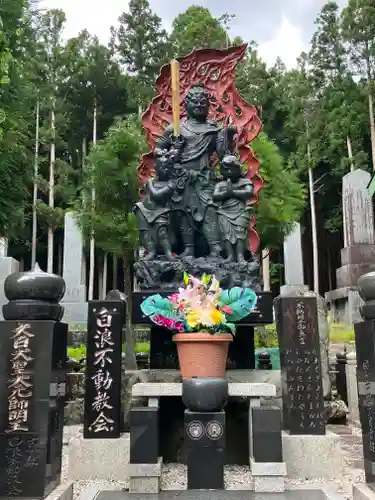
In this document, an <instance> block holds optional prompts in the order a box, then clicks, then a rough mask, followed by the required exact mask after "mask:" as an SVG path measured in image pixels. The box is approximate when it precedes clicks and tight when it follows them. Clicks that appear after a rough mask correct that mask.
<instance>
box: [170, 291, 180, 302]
mask: <svg viewBox="0 0 375 500" xmlns="http://www.w3.org/2000/svg"><path fill="white" fill-rule="evenodd" d="M178 300H179V295H178V293H172V295H171V296H170V297H169V302H173V303H176V302H178Z"/></svg>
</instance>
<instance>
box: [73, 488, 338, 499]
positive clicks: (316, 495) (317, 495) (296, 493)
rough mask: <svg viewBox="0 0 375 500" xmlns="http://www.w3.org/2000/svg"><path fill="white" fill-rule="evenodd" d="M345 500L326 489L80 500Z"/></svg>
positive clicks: (108, 494)
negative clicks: (151, 499)
mask: <svg viewBox="0 0 375 500" xmlns="http://www.w3.org/2000/svg"><path fill="white" fill-rule="evenodd" d="M150 498H155V499H157V500H343V497H341V496H340V495H336V494H332V492H330V491H328V490H325V489H324V488H323V489H321V490H307V489H306V490H302V489H298V490H290V491H285V492H284V493H255V492H253V491H228V490H210V491H207V490H186V491H162V492H161V493H159V494H158V495H152V497H151V496H150V494H149V493H146V494H142V493H138V494H137V493H127V492H124V491H99V490H96V491H95V490H90V492H83V493H82V494H81V495H80V496H79V498H78V500H148V499H150Z"/></svg>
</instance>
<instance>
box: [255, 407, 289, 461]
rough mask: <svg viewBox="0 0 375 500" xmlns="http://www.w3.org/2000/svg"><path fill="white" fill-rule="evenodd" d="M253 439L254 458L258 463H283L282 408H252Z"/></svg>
mask: <svg viewBox="0 0 375 500" xmlns="http://www.w3.org/2000/svg"><path fill="white" fill-rule="evenodd" d="M252 438H253V458H254V460H255V461H256V462H282V461H283V452H282V441H281V410H280V408H278V407H276V406H274V407H272V406H259V407H253V408H252Z"/></svg>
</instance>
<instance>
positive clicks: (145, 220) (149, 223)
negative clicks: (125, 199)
mask: <svg viewBox="0 0 375 500" xmlns="http://www.w3.org/2000/svg"><path fill="white" fill-rule="evenodd" d="M172 171H173V162H172V161H171V159H170V158H169V157H168V156H167V155H165V156H159V157H158V158H157V159H156V177H155V178H154V179H150V180H149V181H148V182H147V185H146V192H145V197H144V199H143V200H142V201H139V202H138V203H136V205H135V209H134V211H135V214H136V216H137V220H138V227H139V231H140V239H141V243H142V245H143V246H144V247H145V248H146V250H147V256H146V258H145V260H153V259H155V258H156V256H157V253H158V249H159V248H160V249H161V250H162V252H163V254H164V255H165V257H166V259H167V260H174V257H173V254H172V248H171V247H172V245H171V239H172V236H173V235H172V234H171V233H172V231H171V224H170V213H171V208H170V206H169V204H168V201H169V200H170V198H171V196H172V195H173V193H174V190H175V182H174V181H173V180H172Z"/></svg>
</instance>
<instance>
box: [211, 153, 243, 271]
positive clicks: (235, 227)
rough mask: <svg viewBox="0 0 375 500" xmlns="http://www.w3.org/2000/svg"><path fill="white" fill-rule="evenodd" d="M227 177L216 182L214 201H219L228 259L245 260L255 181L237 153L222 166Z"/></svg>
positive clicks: (226, 159)
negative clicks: (247, 175) (244, 168)
mask: <svg viewBox="0 0 375 500" xmlns="http://www.w3.org/2000/svg"><path fill="white" fill-rule="evenodd" d="M220 171H221V175H222V176H223V178H224V180H223V181H220V182H218V183H217V184H216V187H215V191H214V195H213V200H214V201H215V202H216V203H218V211H217V213H218V218H219V229H220V236H221V240H222V242H223V246H224V248H225V251H226V254H227V259H226V260H227V262H245V252H246V250H247V248H248V235H249V228H250V217H251V213H250V207H249V206H248V205H247V202H248V200H250V199H251V197H252V194H253V184H252V182H251V181H250V179H248V178H247V177H246V176H245V175H244V174H243V173H242V170H241V163H240V161H239V160H238V158H237V157H236V156H233V155H227V156H225V157H224V158H223V160H222V161H221V165H220Z"/></svg>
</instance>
